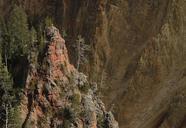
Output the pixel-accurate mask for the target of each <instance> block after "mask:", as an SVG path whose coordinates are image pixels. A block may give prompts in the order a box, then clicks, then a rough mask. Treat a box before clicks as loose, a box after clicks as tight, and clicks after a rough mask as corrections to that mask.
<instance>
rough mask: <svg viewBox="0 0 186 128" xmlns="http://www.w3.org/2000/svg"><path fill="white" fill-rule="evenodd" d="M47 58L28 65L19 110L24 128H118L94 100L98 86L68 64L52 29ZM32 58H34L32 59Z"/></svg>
mask: <svg viewBox="0 0 186 128" xmlns="http://www.w3.org/2000/svg"><path fill="white" fill-rule="evenodd" d="M46 35H47V39H48V42H47V48H46V51H45V52H46V55H45V56H44V58H43V59H42V60H41V65H40V66H37V65H36V64H35V63H31V64H30V68H29V74H28V77H27V81H26V86H25V89H24V95H23V96H22V98H21V105H20V106H19V110H20V115H21V121H20V123H21V125H22V127H23V128H27V127H28V128H44V127H45V128H58V127H64V128H97V127H108V128H118V123H117V122H116V121H115V119H114V117H113V115H112V113H111V112H106V110H105V106H104V104H103V102H102V101H101V100H100V98H98V96H97V84H96V83H89V82H88V80H87V77H86V76H85V75H84V74H83V73H80V72H78V71H77V70H76V69H75V68H74V66H73V65H71V64H70V63H69V59H68V53H67V49H66V46H65V41H64V39H63V38H62V37H61V36H60V34H59V30H58V29H57V28H55V27H54V26H51V27H49V28H48V29H47V30H46ZM33 58H34V56H33Z"/></svg>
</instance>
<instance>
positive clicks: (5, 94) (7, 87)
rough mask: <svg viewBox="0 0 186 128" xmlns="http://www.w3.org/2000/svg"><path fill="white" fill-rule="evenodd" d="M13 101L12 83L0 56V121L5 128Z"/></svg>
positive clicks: (6, 127)
mask: <svg viewBox="0 0 186 128" xmlns="http://www.w3.org/2000/svg"><path fill="white" fill-rule="evenodd" d="M13 99H14V95H13V81H12V79H11V76H10V74H9V72H8V70H7V67H6V66H5V65H4V64H3V63H2V57H1V55H0V111H1V113H0V121H1V122H3V124H2V125H3V126H4V127H5V128H8V125H9V115H10V114H9V112H10V109H11V106H12V101H13Z"/></svg>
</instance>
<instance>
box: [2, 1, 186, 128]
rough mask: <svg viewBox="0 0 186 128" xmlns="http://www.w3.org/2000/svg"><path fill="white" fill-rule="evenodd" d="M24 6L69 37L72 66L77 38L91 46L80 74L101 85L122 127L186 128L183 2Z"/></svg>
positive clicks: (185, 4)
mask: <svg viewBox="0 0 186 128" xmlns="http://www.w3.org/2000/svg"><path fill="white" fill-rule="evenodd" d="M5 3H6V1H5ZM20 4H21V0H20ZM5 5H6V4H5ZM6 6H7V5H6ZM6 6H5V7H4V8H6ZM23 6H24V7H25V9H26V10H27V12H28V14H29V15H33V12H34V15H36V16H39V17H40V16H41V17H42V16H44V15H47V13H49V15H50V16H52V17H54V19H55V21H56V23H57V25H58V26H60V28H63V29H65V30H66V31H67V33H68V36H67V47H68V48H69V51H70V59H71V60H72V62H73V63H74V64H75V59H74V56H75V55H74V53H73V48H72V47H71V45H72V44H74V42H75V40H76V39H77V35H82V37H84V38H85V41H86V43H90V44H91V46H92V53H91V54H90V63H89V64H88V65H84V66H82V69H83V70H84V71H86V72H87V74H88V75H89V76H90V78H91V79H94V80H95V79H96V80H97V82H98V83H99V84H98V85H99V87H100V88H101V89H102V94H103V96H104V97H103V99H104V102H105V103H106V106H107V107H108V108H110V109H111V108H112V109H113V111H114V112H115V115H116V116H117V120H118V121H119V124H120V127H122V128H172V127H176V128H184V127H186V124H185V122H186V119H185V115H186V110H185V107H184V106H185V92H186V90H185V87H186V85H185V74H186V73H185V72H186V71H185V68H186V67H185V63H186V59H185V55H186V46H185V41H186V38H185V36H186V35H185V34H186V33H185V29H186V27H185V25H186V15H185V14H186V13H185V12H186V2H185V1H184V0H156V1H154V0H56V1H53V2H51V3H50V2H49V0H46V1H40V2H38V1H36V0H26V1H25V2H24V4H23ZM46 6H47V8H45V7H46ZM38 7H39V8H38ZM33 8H34V10H35V11H32V9H33ZM40 9H43V11H41V10H40ZM47 9H48V10H47ZM49 10H50V11H49Z"/></svg>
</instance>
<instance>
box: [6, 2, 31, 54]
mask: <svg viewBox="0 0 186 128" xmlns="http://www.w3.org/2000/svg"><path fill="white" fill-rule="evenodd" d="M7 26H8V33H9V38H10V42H9V43H10V51H11V54H14V55H15V54H16V55H18V56H20V55H27V54H28V52H29V49H30V46H31V42H30V31H29V28H28V21H27V15H26V13H25V11H24V9H23V8H21V7H19V6H17V5H15V6H14V8H13V10H12V12H11V14H10V18H9V22H8V25H7Z"/></svg>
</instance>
